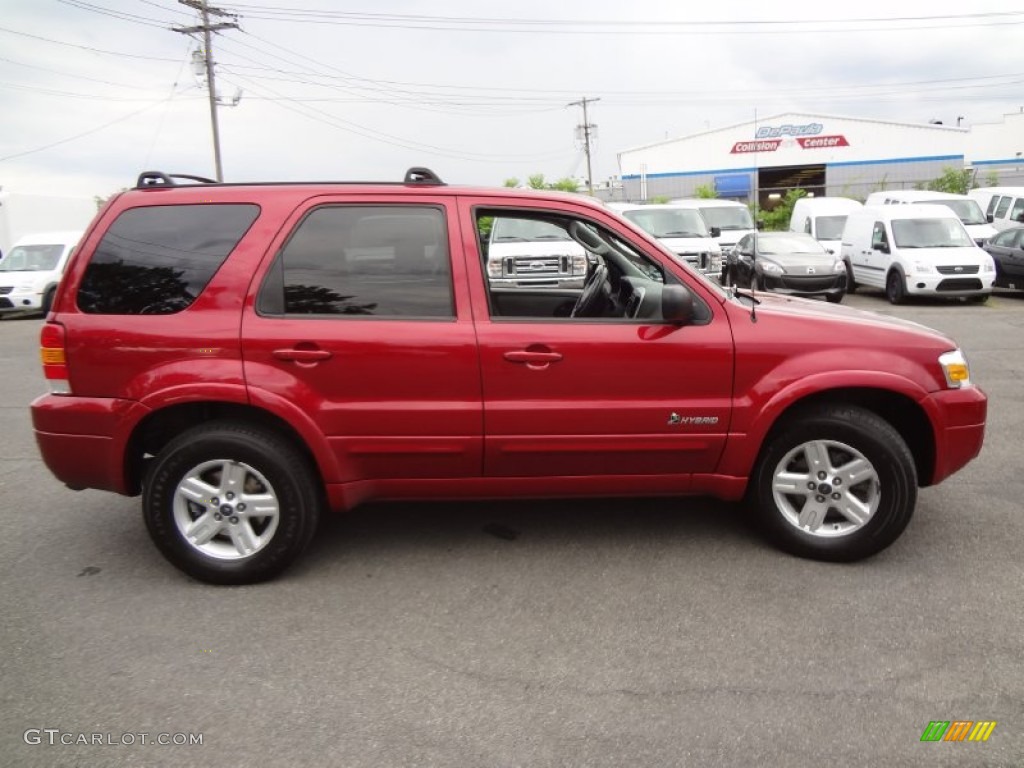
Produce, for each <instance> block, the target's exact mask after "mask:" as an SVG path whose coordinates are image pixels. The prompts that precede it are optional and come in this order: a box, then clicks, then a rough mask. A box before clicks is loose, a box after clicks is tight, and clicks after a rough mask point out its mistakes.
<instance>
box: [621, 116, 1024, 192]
mask: <svg viewBox="0 0 1024 768" xmlns="http://www.w3.org/2000/svg"><path fill="white" fill-rule="evenodd" d="M1022 153H1024V111H1022V112H1021V113H1014V114H1009V115H1005V116H1004V117H1003V118H1002V120H1001V121H999V122H995V123H990V124H975V125H973V126H970V127H966V126H965V127H959V126H953V125H942V124H941V123H926V124H917V123H898V122H893V121H886V120H871V119H864V118H856V117H839V116H835V115H818V114H808V113H799V112H787V113H784V114H779V115H772V116H770V117H764V118H761V119H758V120H751V121H749V122H745V123H739V124H737V125H730V126H727V127H725V128H718V129H715V130H710V131H705V132H703V133H698V134H695V135H692V136H686V137H683V138H678V139H671V140H666V141H659V142H656V143H653V144H648V145H646V146H642V147H637V148H635V149H629V150H626V151H624V152H620V153H619V170H620V173H621V178H622V196H623V197H624V198H625V199H627V200H649V199H651V198H654V197H669V198H673V197H691V196H693V195H694V194H695V190H696V189H697V188H698V187H710V188H711V189H714V190H715V192H716V193H717V194H718V196H719V197H725V198H734V199H738V200H747V201H750V200H753V199H754V198H755V197H757V198H758V199H759V201H760V204H761V205H762V206H769V207H770V206H771V200H772V199H774V198H776V197H778V196H781V195H782V194H784V193H785V192H786V190H789V189H793V188H797V187H799V188H801V189H805V190H807V191H808V192H811V193H813V194H815V195H819V196H820V195H829V196H843V197H854V198H861V199H863V198H864V197H866V196H867V195H868V194H870V193H871V192H873V191H876V190H880V189H913V188H916V187H923V185H925V184H927V183H928V182H929V181H931V180H933V179H935V178H937V177H938V176H940V175H941V174H942V172H943V171H944V170H945V169H947V168H955V169H957V170H961V169H964V168H969V169H971V170H972V171H973V172H974V174H975V180H976V184H977V185H979V186H985V185H991V184H994V183H998V184H999V185H1003V186H1006V185H1014V184H1024V157H1022Z"/></svg>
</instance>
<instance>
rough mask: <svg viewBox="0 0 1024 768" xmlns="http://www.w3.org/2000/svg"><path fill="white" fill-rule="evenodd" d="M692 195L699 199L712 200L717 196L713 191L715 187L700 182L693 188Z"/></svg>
mask: <svg viewBox="0 0 1024 768" xmlns="http://www.w3.org/2000/svg"><path fill="white" fill-rule="evenodd" d="M693 196H694V197H696V198H699V199H701V200H714V199H715V198H716V197H718V193H717V192H715V188H714V187H713V186H711V185H710V184H701V185H700V186H699V187H697V188H696V189H695V190H693Z"/></svg>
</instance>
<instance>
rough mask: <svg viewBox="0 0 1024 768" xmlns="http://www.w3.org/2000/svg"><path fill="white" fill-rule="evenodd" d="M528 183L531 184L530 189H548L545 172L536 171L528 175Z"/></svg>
mask: <svg viewBox="0 0 1024 768" xmlns="http://www.w3.org/2000/svg"><path fill="white" fill-rule="evenodd" d="M526 183H527V184H529V185H530V189H546V186H545V184H544V174H543V173H534V174H532V175H531V176H527V177H526Z"/></svg>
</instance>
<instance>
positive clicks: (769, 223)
mask: <svg viewBox="0 0 1024 768" xmlns="http://www.w3.org/2000/svg"><path fill="white" fill-rule="evenodd" d="M806 195H807V190H805V189H791V190H789V192H787V193H786V194H785V195H783V197H782V200H780V201H779V202H778V203H777V204H776V205H775V207H774V208H772V209H771V210H766V209H764V208H762V209H761V219H762V220H763V221H764V228H765V229H768V230H773V231H776V232H778V231H782V230H786V229H789V220H790V218H791V217H792V216H793V206H794V205H796V201H797V200H799V199H800V198H801V197H805V196H806Z"/></svg>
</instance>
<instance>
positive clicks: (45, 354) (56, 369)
mask: <svg viewBox="0 0 1024 768" xmlns="http://www.w3.org/2000/svg"><path fill="white" fill-rule="evenodd" d="M39 357H40V359H41V360H42V363H43V376H44V377H45V378H46V384H47V386H49V388H50V394H51V395H70V394H71V384H70V382H69V381H68V361H67V353H66V351H65V349H64V326H63V325H58V324H57V323H44V324H43V330H42V331H41V332H40V334H39Z"/></svg>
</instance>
